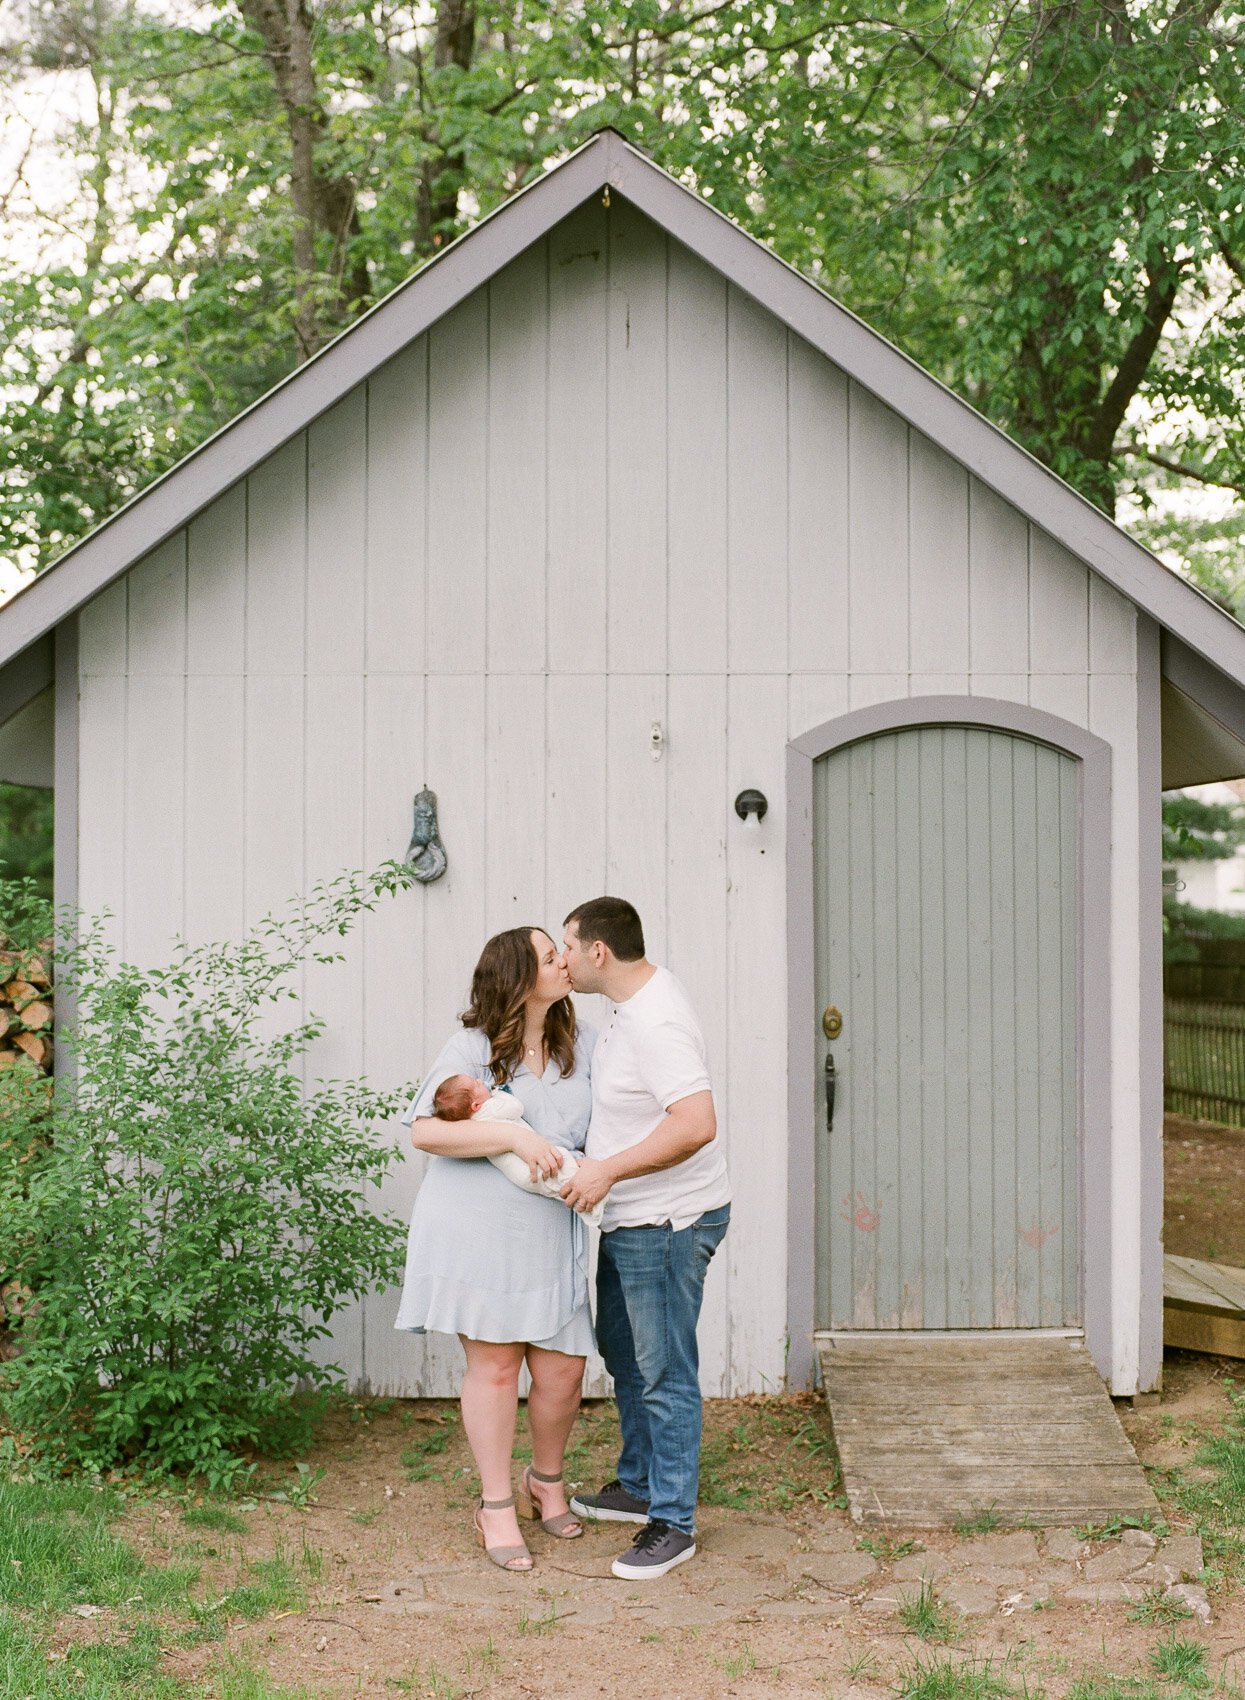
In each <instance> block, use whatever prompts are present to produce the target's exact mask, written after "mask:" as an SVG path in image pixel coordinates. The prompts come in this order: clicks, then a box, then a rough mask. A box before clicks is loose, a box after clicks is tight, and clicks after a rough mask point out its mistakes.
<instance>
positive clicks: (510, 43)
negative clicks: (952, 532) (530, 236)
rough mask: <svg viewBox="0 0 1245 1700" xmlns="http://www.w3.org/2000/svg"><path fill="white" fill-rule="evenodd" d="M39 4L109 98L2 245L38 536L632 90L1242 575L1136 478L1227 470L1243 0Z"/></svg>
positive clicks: (856, 275)
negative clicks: (49, 199) (26, 233)
mask: <svg viewBox="0 0 1245 1700" xmlns="http://www.w3.org/2000/svg"><path fill="white" fill-rule="evenodd" d="M26 12H27V24H28V31H27V39H26V41H25V43H24V44H23V45H22V46H21V47H15V48H14V49H12V50H11V52H10V56H9V63H8V68H7V75H8V76H9V77H10V79H11V80H12V81H13V82H14V83H15V84H20V83H21V82H22V81H23V79H26V80H29V79H30V78H32V77H34V76H35V75H42V76H44V77H48V76H56V75H63V74H69V73H72V74H74V75H76V76H78V77H79V78H83V77H85V78H87V79H88V80H89V87H90V90H91V99H90V100H89V101H88V103H87V110H86V112H85V114H84V116H83V118H82V120H81V122H80V123H78V124H77V125H76V126H75V127H74V129H73V132H72V133H71V134H68V135H67V136H66V137H65V149H66V157H67V158H69V157H70V156H71V155H72V158H73V160H74V162H75V165H74V169H75V171H76V173H77V176H78V193H77V194H76V195H75V196H73V197H71V199H70V201H69V203H68V205H67V207H66V209H65V210H64V214H63V216H60V217H59V218H58V222H57V228H56V229H55V230H53V229H51V228H49V229H48V231H47V232H46V241H45V243H44V249H43V254H42V257H41V259H40V261H39V263H37V264H35V265H33V266H32V265H28V264H25V263H16V262H10V263H8V264H0V344H2V345H3V346H4V348H5V351H6V353H5V358H6V376H7V379H8V381H9V383H10V385H11V386H12V387H13V393H14V400H13V403H12V404H11V405H10V407H9V408H8V410H7V411H6V413H5V416H4V421H3V424H2V425H0V553H7V554H9V555H12V556H14V557H20V558H21V559H22V560H24V561H27V562H30V563H33V564H36V565H43V564H45V563H46V562H47V561H48V560H49V559H50V558H52V556H54V555H55V554H56V553H58V552H59V551H60V550H61V549H62V548H63V547H64V546H65V545H66V544H67V543H69V542H71V541H72V540H73V539H74V538H76V537H78V536H80V535H82V534H83V532H84V531H86V530H87V529H89V528H90V526H91V525H92V524H94V523H95V522H97V521H98V520H99V519H101V518H103V517H104V516H105V515H107V514H108V513H109V512H111V511H112V510H113V509H115V508H116V507H117V506H118V505H119V504H120V503H121V502H122V501H124V500H125V499H126V498H127V497H128V496H129V495H130V494H131V493H133V492H134V491H135V490H137V489H139V488H141V486H142V485H143V484H144V483H145V482H147V481H148V480H149V479H150V478H151V477H152V476H153V474H155V473H158V472H159V471H161V470H162V469H163V468H165V467H167V466H168V465H170V464H171V463H172V462H173V461H175V460H176V459H178V458H179V457H180V456H181V455H182V454H184V453H185V452H186V450H187V449H189V448H190V447H192V446H193V445H194V444H195V443H197V442H199V441H201V440H202V439H203V438H204V437H205V436H206V435H208V434H209V433H210V432H211V431H212V430H213V429H215V428H216V427H218V426H220V425H222V424H223V423H225V422H226V421H227V420H228V419H230V418H232V417H233V416H234V415H235V414H236V413H237V412H238V411H239V410H240V409H241V408H242V407H244V406H245V405H247V404H248V403H249V402H250V401H251V400H253V399H254V398H255V397H256V396H258V395H260V394H262V393H263V392H264V391H265V390H266V389H267V388H269V387H270V386H271V384H272V383H273V382H274V381H275V380H276V379H277V378H279V377H280V376H282V375H283V374H284V373H285V372H287V371H289V370H290V369H292V367H293V366H294V365H296V364H297V363H298V361H299V360H301V359H303V358H306V356H307V355H309V354H310V353H312V352H314V350H315V349H316V348H318V347H320V346H322V344H323V343H324V341H326V340H327V339H329V338H330V337H331V336H332V335H334V334H336V332H337V331H339V330H340V329H341V328H343V327H344V326H346V325H348V324H350V323H351V322H352V321H353V320H354V319H355V318H356V317H357V316H358V314H359V313H360V312H361V311H363V310H364V309H366V308H367V307H368V306H369V305H371V304H372V303H373V302H375V301H376V300H378V299H379V298H380V297H381V296H383V295H384V294H385V293H386V292H387V291H388V290H389V289H391V288H392V287H393V286H394V285H395V284H396V283H398V282H399V281H401V280H402V279H403V278H404V277H405V276H407V275H408V274H409V273H410V272H411V271H412V270H414V269H416V268H417V267H418V266H419V265H420V264H422V263H423V262H424V261H425V260H426V259H427V258H428V257H429V256H430V255H432V254H433V253H435V252H436V251H437V249H438V248H439V247H440V246H442V245H443V244H444V243H445V242H446V241H447V240H449V239H451V238H452V237H454V236H455V235H457V234H458V233H459V232H461V231H462V230H463V229H465V228H466V227H467V226H468V225H469V224H470V223H471V222H472V220H473V219H475V218H476V217H478V216H479V215H480V214H481V213H483V212H486V211H488V210H489V209H490V208H491V207H493V206H495V205H496V204H497V203H498V202H499V201H500V200H502V199H503V198H504V197H506V196H507V195H509V194H511V193H513V191H514V190H515V189H517V188H518V187H520V186H521V185H523V184H524V183H526V182H528V181H530V180H531V179H532V178H533V177H536V176H538V175H539V174H540V173H541V172H542V171H543V170H544V169H545V167H546V166H547V165H548V164H549V163H550V162H551V161H553V160H554V159H556V158H558V157H560V156H562V155H563V154H565V152H566V151H567V150H568V149H570V148H571V147H573V146H574V145H576V144H577V143H578V142H580V141H582V140H583V139H584V138H585V137H586V136H587V135H588V134H590V133H591V132H592V131H593V130H595V129H597V128H599V127H600V126H602V125H603V124H612V125H614V126H615V127H617V128H619V129H620V130H622V131H623V132H624V133H625V134H626V135H628V136H629V137H631V138H633V139H634V140H635V141H636V142H637V143H639V145H641V146H642V147H644V148H646V149H647V150H648V151H650V152H651V153H652V154H653V156H654V157H655V158H656V159H657V161H658V162H659V163H660V164H662V165H663V166H665V167H666V168H667V169H669V170H671V171H672V172H674V173H675V174H676V175H677V176H679V177H680V178H682V179H684V180H685V181H687V182H689V183H691V184H694V185H695V186H696V187H697V188H699V190H700V191H701V192H702V193H704V194H705V195H707V196H709V197H711V198H712V200H713V201H714V203H715V205H717V206H719V207H721V208H722V210H723V211H724V212H726V213H728V214H730V215H731V216H732V217H734V218H736V219H738V220H739V221H740V222H741V223H742V224H743V225H744V226H745V227H746V228H748V229H750V230H751V231H752V232H753V233H754V234H756V235H757V236H759V237H760V238H761V239H763V240H764V241H766V242H768V243H770V244H771V245H772V246H773V247H774V249H775V250H776V251H777V252H778V253H779V254H781V255H782V256H783V257H784V258H785V259H788V260H790V261H791V262H792V263H793V264H795V265H797V266H799V267H801V268H802V269H803V270H805V271H806V272H808V273H809V274H810V275H812V276H814V277H816V278H817V279H819V280H820V281H821V282H822V283H823V284H824V285H825V286H826V287H827V288H828V289H830V290H831V291H832V292H833V293H834V294H836V295H837V296H838V297H839V298H840V299H842V300H843V301H845V302H846V303H847V304H848V305H849V306H851V307H853V308H854V309H855V310H856V311H857V312H859V313H861V314H862V315H863V316H864V317H865V318H866V319H867V320H868V321H869V322H870V323H871V324H873V325H875V326H876V327H877V328H879V329H880V330H882V331H883V332H884V333H885V334H886V335H888V336H890V337H891V338H893V339H894V340H895V341H897V342H898V343H899V344H900V345H901V346H902V347H903V348H905V349H906V350H907V351H908V352H910V353H911V354H912V355H913V356H915V358H917V359H918V360H920V361H921V362H922V363H924V364H925V365H926V366H928V367H929V368H930V369H931V370H933V371H934V372H935V373H936V374H937V375H938V376H939V377H941V378H942V379H943V380H944V381H945V382H947V383H948V384H950V385H951V386H952V387H953V388H955V389H956V390H958V391H959V392H960V393H961V394H963V395H965V396H966V397H967V398H968V399H969V400H971V401H972V402H973V403H974V404H975V405H976V406H977V407H979V408H981V409H982V410H983V411H984V412H986V413H987V414H988V415H989V416H990V417H991V418H993V419H995V420H996V421H997V422H998V423H999V424H1001V425H1003V426H1004V427H1005V428H1007V429H1008V430H1009V431H1011V432H1013V433H1014V434H1015V435H1016V436H1017V437H1018V438H1019V440H1020V441H1021V442H1023V443H1024V444H1025V445H1026V446H1027V447H1028V448H1030V449H1031V450H1032V451H1033V452H1034V453H1035V454H1036V455H1038V456H1039V458H1041V459H1042V460H1044V461H1045V462H1046V463H1047V464H1048V465H1051V466H1053V467H1054V468H1055V469H1056V470H1057V471H1058V472H1060V473H1061V474H1062V475H1063V476H1064V477H1066V478H1068V479H1070V480H1071V481H1072V482H1073V483H1074V484H1076V485H1077V486H1078V487H1079V488H1080V489H1082V490H1083V491H1085V492H1086V493H1087V494H1088V495H1090V496H1091V497H1092V498H1093V499H1094V500H1095V501H1098V502H1099V503H1101V504H1102V505H1103V506H1104V507H1106V508H1108V510H1110V509H1111V507H1112V505H1113V503H1114V502H1115V501H1116V499H1117V498H1118V497H1120V496H1121V495H1123V496H1129V495H1133V496H1137V495H1139V496H1140V500H1141V505H1142V511H1141V512H1140V513H1139V515H1138V517H1137V520H1136V523H1137V524H1138V527H1139V529H1141V530H1142V531H1143V532H1144V533H1145V534H1146V535H1149V536H1152V537H1153V538H1154V540H1156V541H1162V542H1163V543H1164V544H1165V546H1167V547H1168V548H1170V549H1173V550H1175V551H1176V552H1178V553H1183V554H1184V555H1186V556H1187V558H1188V559H1189V560H1190V562H1191V564H1192V567H1193V569H1194V570H1196V571H1199V572H1204V573H1205V574H1206V575H1207V577H1208V578H1209V579H1211V580H1212V581H1213V582H1214V584H1215V587H1216V589H1217V590H1218V592H1219V593H1220V594H1222V595H1224V596H1225V597H1226V598H1227V599H1229V600H1231V599H1232V598H1234V597H1235V596H1236V594H1237V592H1238V588H1239V585H1238V577H1237V572H1238V569H1237V567H1236V566H1235V564H1234V562H1233V559H1232V556H1231V551H1230V549H1229V548H1228V547H1227V546H1226V545H1225V543H1224V536H1223V534H1222V532H1221V531H1220V530H1217V529H1215V528H1214V527H1213V526H1212V534H1211V535H1209V536H1207V535H1200V536H1193V535H1191V533H1190V532H1189V528H1188V527H1186V525H1185V524H1184V522H1182V521H1180V520H1179V519H1176V520H1173V519H1172V517H1171V516H1170V515H1165V516H1162V517H1160V516H1153V515H1147V513H1146V512H1145V511H1144V505H1145V502H1146V501H1147V500H1148V497H1149V492H1150V491H1151V490H1152V488H1153V482H1154V479H1155V477H1156V476H1157V477H1159V478H1161V479H1167V480H1185V481H1188V480H1194V481H1196V482H1198V483H1206V484H1213V485H1215V486H1217V487H1218V488H1219V489H1221V490H1223V491H1226V492H1229V493H1235V494H1239V493H1240V492H1241V491H1242V489H1245V437H1243V435H1242V429H1241V425H1240V418H1241V411H1242V409H1241V404H1242V400H1243V399H1245V397H1243V395H1242V386H1243V384H1245V378H1243V376H1242V374H1243V373H1245V359H1243V358H1242V355H1243V354H1245V321H1243V319H1242V307H1243V305H1245V202H1243V198H1242V193H1241V187H1240V185H1241V182H1242V172H1241V163H1242V153H1243V142H1245V113H1243V110H1242V108H1243V102H1242V96H1241V89H1242V87H1243V86H1245V76H1243V75H1242V72H1243V70H1245V65H1243V63H1242V59H1243V56H1245V46H1243V42H1245V30H1243V27H1242V13H1241V10H1240V8H1239V6H1233V5H1230V4H1222V3H1218V0H1149V3H1147V4H1146V5H1144V6H1137V5H1128V4H1125V3H1124V0H1077V3H1075V4H1071V3H1068V4H1049V3H1048V0H956V3H946V0H896V3H895V4H894V5H891V6H887V7H885V8H878V9H875V10H874V12H872V13H865V14H862V13H861V12H860V10H859V8H857V7H854V6H851V5H849V4H847V3H846V0H830V3H829V4H825V3H822V0H817V3H816V4H814V3H812V0H778V3H773V4H765V5H758V4H746V3H743V0H721V3H719V0H699V3H695V0H692V3H680V0H506V3H501V4H498V3H495V0H481V3H480V4H478V5H471V4H468V3H466V0H435V3H434V4H431V5H428V6H419V7H416V6H413V5H404V4H399V3H395V0H381V3H380V4H379V5H375V4H370V3H369V4H368V5H366V6H365V5H362V4H358V3H356V0H332V3H331V4H330V3H329V0H303V3H302V4H301V5H299V6H296V7H287V6H284V5H279V4H277V0H216V3H215V4H214V5H212V6H208V7H202V8H196V9H194V10H193V11H189V12H185V11H182V10H180V9H175V7H174V0H164V9H160V8H159V7H158V6H157V4H156V0H150V3H149V4H147V5H140V4H139V3H138V0H57V3H56V4H53V3H52V0H26ZM66 226H68V236H67V234H66ZM1139 420H1140V422H1141V423H1140V424H1139V423H1138V421H1139ZM1156 441H1158V442H1160V443H1161V448H1158V449H1156V448H1155V446H1154V445H1155V442H1156ZM1224 523H1225V525H1226V526H1227V527H1228V528H1229V532H1230V533H1231V528H1232V527H1234V526H1236V525H1238V524H1239V522H1238V521H1237V520H1236V519H1235V518H1234V516H1233V514H1232V513H1231V512H1230V513H1229V514H1228V516H1227V518H1226V520H1225V522H1224ZM1197 526H1201V527H1202V529H1203V532H1204V530H1205V522H1203V521H1199V522H1197V525H1196V526H1194V527H1193V529H1194V530H1196V529H1197ZM1147 527H1149V528H1150V529H1149V530H1147Z"/></svg>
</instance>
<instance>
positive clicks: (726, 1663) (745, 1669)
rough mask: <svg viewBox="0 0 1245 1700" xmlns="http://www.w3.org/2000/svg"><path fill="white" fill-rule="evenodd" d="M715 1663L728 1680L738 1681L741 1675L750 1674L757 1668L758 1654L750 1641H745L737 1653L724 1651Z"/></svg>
mask: <svg viewBox="0 0 1245 1700" xmlns="http://www.w3.org/2000/svg"><path fill="white" fill-rule="evenodd" d="M714 1663H715V1664H716V1665H717V1666H718V1667H719V1668H720V1670H721V1671H722V1674H723V1675H724V1676H725V1677H726V1680H727V1681H728V1682H738V1681H739V1679H740V1677H741V1676H750V1675H751V1674H752V1672H753V1671H754V1670H755V1669H756V1668H757V1658H756V1654H755V1653H754V1652H753V1651H752V1646H751V1643H750V1642H748V1641H745V1642H744V1644H743V1646H742V1647H741V1648H740V1649H739V1651H738V1652H737V1653H723V1654H722V1655H721V1656H720V1657H718V1658H715V1659H714Z"/></svg>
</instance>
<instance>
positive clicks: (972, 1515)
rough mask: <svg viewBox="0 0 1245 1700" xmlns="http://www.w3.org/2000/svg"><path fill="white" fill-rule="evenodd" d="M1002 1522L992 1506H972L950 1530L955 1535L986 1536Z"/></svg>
mask: <svg viewBox="0 0 1245 1700" xmlns="http://www.w3.org/2000/svg"><path fill="white" fill-rule="evenodd" d="M1002 1521H1003V1519H1002V1517H1001V1516H1000V1515H999V1513H998V1512H997V1511H996V1510H995V1508H994V1506H993V1505H982V1506H973V1507H972V1508H971V1509H970V1510H968V1511H966V1512H964V1513H963V1514H962V1515H961V1516H959V1517H957V1518H956V1520H955V1522H954V1523H953V1524H952V1528H953V1529H954V1530H955V1532H956V1534H957V1535H988V1534H989V1533H990V1531H991V1530H992V1529H997V1528H998V1526H999V1524H1000V1523H1001V1522H1002Z"/></svg>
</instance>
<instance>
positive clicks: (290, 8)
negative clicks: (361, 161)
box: [241, 0, 370, 361]
mask: <svg viewBox="0 0 1245 1700" xmlns="http://www.w3.org/2000/svg"><path fill="white" fill-rule="evenodd" d="M241 6H242V13H243V16H244V17H245V18H246V20H247V22H248V23H249V24H250V25H251V27H252V29H254V30H255V31H256V32H257V33H258V34H259V35H260V36H262V38H263V42H264V54H265V58H266V59H267V61H268V65H269V68H270V69H271V71H272V74H273V78H274V80H275V82H276V85H277V92H278V94H279V95H280V97H281V104H282V106H283V107H284V109H285V120H286V128H287V130H288V133H289V138H290V195H291V199H292V201H293V204H294V237H293V251H294V254H293V257H294V334H295V337H296V339H297V342H298V358H299V360H300V361H303V360H307V359H309V358H310V357H311V355H313V354H314V353H315V352H316V350H317V349H318V348H319V347H320V345H321V343H322V342H323V341H324V340H325V334H324V326H323V324H322V318H323V309H322V306H321V304H320V303H319V302H318V300H317V290H316V279H317V275H318V268H317V264H316V258H317V256H316V238H317V237H318V236H319V235H321V234H325V235H327V236H329V237H330V239H331V241H332V251H331V254H330V255H329V257H328V268H327V269H329V270H330V271H331V272H337V273H340V272H342V271H344V269H345V266H344V255H345V253H346V250H347V245H348V243H349V240H350V238H351V237H352V236H354V235H356V234H357V233H358V228H359V226H358V212H357V206H356V193H357V191H356V186H355V183H354V181H353V179H352V178H350V177H349V176H342V177H331V176H329V175H328V174H327V173H326V172H324V171H323V170H321V169H320V168H319V167H318V166H317V164H316V148H317V145H318V144H319V143H320V142H322V141H323V140H324V139H325V137H326V135H327V133H328V119H327V117H326V115H325V112H324V109H323V107H322V106H321V104H320V99H319V93H318V90H317V88H316V75H315V64H314V62H313V58H312V30H313V27H314V20H313V18H312V17H311V14H310V12H309V11H308V9H307V5H306V0H241ZM369 293H370V279H369V277H368V273H367V267H366V266H365V265H364V264H363V263H362V262H360V263H359V264H358V265H356V266H354V267H353V268H352V269H351V271H350V275H349V281H348V282H347V283H346V284H345V285H344V286H343V287H342V290H341V300H342V306H343V309H348V308H350V307H352V306H354V305H356V304H357V303H358V302H359V301H360V300H363V299H366V297H367V295H368V294H369ZM340 316H341V317H343V318H344V317H345V316H346V313H345V311H343V313H342V314H341V315H340ZM330 317H331V318H333V319H336V318H337V317H338V315H335V314H332V315H330Z"/></svg>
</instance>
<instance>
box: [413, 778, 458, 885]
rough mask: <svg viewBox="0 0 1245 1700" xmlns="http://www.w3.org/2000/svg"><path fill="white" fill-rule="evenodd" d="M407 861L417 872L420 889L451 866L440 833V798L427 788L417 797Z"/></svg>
mask: <svg viewBox="0 0 1245 1700" xmlns="http://www.w3.org/2000/svg"><path fill="white" fill-rule="evenodd" d="M405 859H406V861H408V862H409V863H410V864H411V866H412V867H413V868H414V870H415V878H416V879H417V880H418V881H419V882H420V884H421V885H431V884H432V882H433V880H439V879H440V878H441V875H442V874H443V873H444V872H445V870H446V868H447V867H448V866H449V857H448V856H447V855H446V854H445V846H444V844H442V842H441V834H440V833H439V832H438V831H437V794H436V792H435V791H429V790H428V788H427V786H425V787H424V789H423V790H422V791H417V792H416V793H415V820H414V824H413V825H412V827H411V842H410V843H409V844H408V845H407V847H406V858H405Z"/></svg>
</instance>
